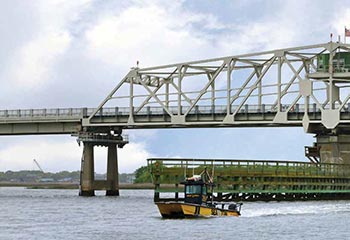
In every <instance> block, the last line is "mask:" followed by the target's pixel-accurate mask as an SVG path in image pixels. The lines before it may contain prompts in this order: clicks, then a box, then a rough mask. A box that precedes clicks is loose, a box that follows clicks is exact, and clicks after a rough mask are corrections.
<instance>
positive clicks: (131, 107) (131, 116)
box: [129, 76, 136, 122]
mask: <svg viewBox="0 0 350 240" xmlns="http://www.w3.org/2000/svg"><path fill="white" fill-rule="evenodd" d="M129 79H130V81H129V82H130V98H129V122H134V77H130V78H129ZM135 80H136V76H135Z"/></svg>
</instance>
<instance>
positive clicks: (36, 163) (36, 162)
mask: <svg viewBox="0 0 350 240" xmlns="http://www.w3.org/2000/svg"><path fill="white" fill-rule="evenodd" d="M33 162H34V164H35V165H36V166H37V167H38V168H39V170H40V172H44V171H43V169H42V168H41V167H40V165H39V163H38V161H37V160H35V159H33Z"/></svg>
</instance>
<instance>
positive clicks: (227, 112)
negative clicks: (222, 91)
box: [226, 60, 232, 115]
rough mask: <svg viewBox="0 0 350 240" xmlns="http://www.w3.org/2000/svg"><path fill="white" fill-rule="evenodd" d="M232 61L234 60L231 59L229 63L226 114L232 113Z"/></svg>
mask: <svg viewBox="0 0 350 240" xmlns="http://www.w3.org/2000/svg"><path fill="white" fill-rule="evenodd" d="M231 63H232V60H230V61H229V62H228V63H227V84H226V85H227V89H226V98H227V99H226V101H227V103H226V105H227V106H226V115H230V114H231V73H232V67H231Z"/></svg>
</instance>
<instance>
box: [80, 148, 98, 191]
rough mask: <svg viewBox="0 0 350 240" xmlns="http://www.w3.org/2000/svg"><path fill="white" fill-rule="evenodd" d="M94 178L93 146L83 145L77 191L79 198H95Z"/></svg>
mask: <svg viewBox="0 0 350 240" xmlns="http://www.w3.org/2000/svg"><path fill="white" fill-rule="evenodd" d="M94 178H95V177H94V145H93V144H91V143H84V150H83V159H82V166H81V180H80V190H79V195H80V196H95V191H94Z"/></svg>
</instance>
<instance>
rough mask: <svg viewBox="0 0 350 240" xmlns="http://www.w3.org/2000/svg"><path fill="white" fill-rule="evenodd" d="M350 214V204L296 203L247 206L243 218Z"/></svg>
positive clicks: (347, 202)
mask: <svg viewBox="0 0 350 240" xmlns="http://www.w3.org/2000/svg"><path fill="white" fill-rule="evenodd" d="M335 212H342V213H350V202H349V201H343V202H339V201H337V202H332V201H328V202H297V203H296V202H294V203H288V202H287V203H255V204H246V205H245V208H244V211H243V212H242V215H241V217H248V218H250V217H276V216H288V215H313V214H329V213H335Z"/></svg>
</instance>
